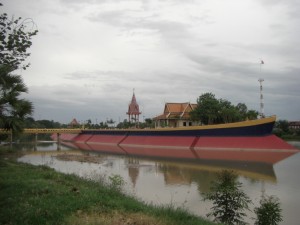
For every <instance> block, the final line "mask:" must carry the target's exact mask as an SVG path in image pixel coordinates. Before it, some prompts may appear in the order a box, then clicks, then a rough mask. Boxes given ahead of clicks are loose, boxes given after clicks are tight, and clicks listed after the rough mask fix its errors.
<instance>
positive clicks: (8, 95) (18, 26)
mask: <svg viewBox="0 0 300 225" xmlns="http://www.w3.org/2000/svg"><path fill="white" fill-rule="evenodd" d="M0 6H2V4H0ZM34 28H35V24H34V23H33V21H32V20H31V19H25V20H22V18H21V17H19V18H17V19H14V17H12V18H11V19H10V18H8V15H7V14H6V13H3V14H1V15H0V127H1V128H5V129H13V131H18V130H21V129H22V123H23V122H24V118H25V117H26V116H28V115H30V114H31V113H32V111H33V106H32V103H31V102H29V101H27V100H25V99H22V98H21V94H22V93H25V92H27V91H28V89H27V87H26V85H25V84H24V82H23V80H22V77H21V76H19V75H14V74H12V72H13V71H15V70H17V69H26V68H27V67H28V66H29V63H26V62H25V61H26V58H27V57H28V56H29V55H30V53H28V49H29V48H30V46H31V45H32V41H31V39H32V37H33V36H34V35H36V34H37V32H38V31H37V30H35V29H34Z"/></svg>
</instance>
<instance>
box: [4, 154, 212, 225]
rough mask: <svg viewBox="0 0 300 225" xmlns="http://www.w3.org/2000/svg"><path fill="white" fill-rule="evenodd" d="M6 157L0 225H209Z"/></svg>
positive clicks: (44, 167)
mask: <svg viewBox="0 0 300 225" xmlns="http://www.w3.org/2000/svg"><path fill="white" fill-rule="evenodd" d="M6 156H7V155H5V156H4V155H3V154H1V156H0V224H51V225H53V224H104V225H108V224H116V225H118V224H119V225H121V224H135V225H150V224H158V225H169V224H172V225H181V224H182V225H186V224H189V225H212V224H213V223H211V222H208V221H206V220H204V219H202V218H200V217H197V216H194V215H191V214H189V213H188V212H186V211H185V210H184V209H175V208H173V207H157V206H152V205H147V204H145V203H142V202H139V201H137V200H136V199H135V198H133V197H130V196H126V195H125V194H123V193H120V192H119V191H117V190H115V189H114V188H111V187H107V186H105V185H103V184H101V183H99V182H98V183H97V182H94V181H87V180H84V179H81V178H79V177H77V176H75V175H66V174H62V173H59V172H56V171H55V170H53V169H50V168H48V167H46V166H32V165H29V164H23V163H18V162H16V161H15V160H12V159H10V158H8V157H6Z"/></svg>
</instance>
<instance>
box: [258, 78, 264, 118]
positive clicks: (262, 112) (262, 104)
mask: <svg viewBox="0 0 300 225" xmlns="http://www.w3.org/2000/svg"><path fill="white" fill-rule="evenodd" d="M263 81H264V79H262V78H260V79H258V82H259V83H260V116H261V117H262V118H263V117H265V114H264V96H263V93H262V92H263V86H262V82H263Z"/></svg>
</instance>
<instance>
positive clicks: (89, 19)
mask: <svg viewBox="0 0 300 225" xmlns="http://www.w3.org/2000/svg"><path fill="white" fill-rule="evenodd" d="M232 3H233V2H232V1H228V2H226V4H224V5H222V4H223V3H220V2H217V1H201V2H200V3H199V2H198V1H193V0H190V1H179V0H178V1H173V0H164V1H160V0H157V1H152V0H151V1H149V0H143V1H139V0H136V1H134V0H133V1H123V0H122V1H121V0H110V1H109V0H103V1H97V0H87V1H79V0H59V1H57V2H51V1H50V2H49V1H45V0H42V1H38V2H37V1H35V0H28V1H26V3H25V2H24V1H20V0H10V1H6V2H4V9H5V11H7V12H8V13H11V14H15V15H20V16H22V17H31V18H33V19H34V21H35V22H36V24H37V26H38V29H39V30H40V33H39V35H38V36H37V37H36V39H35V40H34V41H33V46H32V48H31V51H32V56H31V57H30V59H29V60H30V62H31V65H32V66H31V67H30V68H29V69H28V70H27V71H24V72H22V75H23V76H24V79H25V81H26V83H27V85H28V87H29V91H30V92H29V94H28V95H27V97H28V98H29V99H30V100H32V101H33V103H34V105H35V117H37V118H39V117H42V118H45V119H53V120H57V121H61V122H69V121H70V120H71V119H72V117H76V118H77V119H78V120H87V119H92V120H94V119H96V118H97V120H98V121H103V120H105V119H106V118H107V117H109V118H113V119H114V120H119V118H120V119H121V120H122V119H123V118H126V110H127V107H128V103H129V101H130V99H131V96H132V91H133V89H135V92H136V97H137V100H138V102H139V104H140V106H141V108H142V111H143V112H144V115H143V116H145V117H146V118H147V117H153V116H155V115H158V114H160V113H161V112H162V110H163V107H164V103H165V102H187V101H191V102H196V99H197V98H198V97H199V96H200V95H201V94H202V93H204V92H213V93H215V94H216V97H218V98H224V99H228V100H230V101H232V102H233V103H234V104H237V103H239V102H244V103H246V104H247V105H248V107H249V108H253V109H256V110H258V109H259V82H258V78H260V77H262V78H264V79H265V81H264V82H263V85H264V97H265V111H266V113H268V114H277V115H278V116H279V117H280V118H283V119H290V120H300V118H299V111H300V107H299V105H300V104H297V103H298V102H299V100H298V97H299V95H300V93H299V90H298V89H299V88H298V86H299V83H300V80H299V72H300V66H299V63H298V61H299V60H298V59H299V58H300V50H299V48H297V46H299V44H300V43H299V41H298V39H299V38H298V36H299V35H298V33H299V32H298V27H299V16H298V14H296V13H295V12H296V11H297V10H298V9H299V3H298V1H296V0H287V1H285V2H282V1H270V0H263V1H256V0H255V1H248V2H246V3H247V4H249V5H250V6H252V7H249V8H247V11H243V10H245V9H244V8H243V5H240V4H237V5H236V7H237V8H234V9H233V8H232V7H230V4H232ZM220 4H221V5H220ZM221 6H222V7H221ZM298 11H299V10H298ZM261 59H263V60H264V61H265V64H264V65H263V66H262V68H261V69H260V60H261Z"/></svg>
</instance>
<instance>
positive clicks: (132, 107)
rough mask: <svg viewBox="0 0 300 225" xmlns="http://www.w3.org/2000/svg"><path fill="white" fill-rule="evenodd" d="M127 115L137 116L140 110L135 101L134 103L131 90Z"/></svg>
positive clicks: (134, 99)
mask: <svg viewBox="0 0 300 225" xmlns="http://www.w3.org/2000/svg"><path fill="white" fill-rule="evenodd" d="M127 114H128V115H139V114H141V112H140V109H139V105H138V104H137V101H136V98H135V93H134V89H133V94H132V98H131V102H130V104H129V106H128V112H127Z"/></svg>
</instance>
